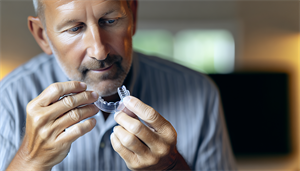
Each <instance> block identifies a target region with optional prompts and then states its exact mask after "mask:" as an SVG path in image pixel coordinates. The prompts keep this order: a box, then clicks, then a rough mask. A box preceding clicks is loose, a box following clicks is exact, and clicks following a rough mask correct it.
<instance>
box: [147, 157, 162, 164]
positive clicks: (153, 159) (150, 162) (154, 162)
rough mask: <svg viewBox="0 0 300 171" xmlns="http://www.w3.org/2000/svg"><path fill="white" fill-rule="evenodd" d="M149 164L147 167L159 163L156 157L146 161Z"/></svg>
mask: <svg viewBox="0 0 300 171" xmlns="http://www.w3.org/2000/svg"><path fill="white" fill-rule="evenodd" d="M148 161H149V163H148V165H156V164H157V163H158V162H159V158H158V157H150V158H149V159H148Z"/></svg>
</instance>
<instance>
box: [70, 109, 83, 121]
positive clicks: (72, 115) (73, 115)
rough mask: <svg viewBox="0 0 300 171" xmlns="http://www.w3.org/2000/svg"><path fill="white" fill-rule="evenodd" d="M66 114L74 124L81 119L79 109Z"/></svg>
mask: <svg viewBox="0 0 300 171" xmlns="http://www.w3.org/2000/svg"><path fill="white" fill-rule="evenodd" d="M68 114H69V117H70V118H71V119H72V120H73V121H75V122H78V121H79V120H80V118H81V115H80V112H79V109H73V110H71V111H70V112H68Z"/></svg>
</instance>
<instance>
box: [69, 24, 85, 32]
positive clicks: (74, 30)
mask: <svg viewBox="0 0 300 171" xmlns="http://www.w3.org/2000/svg"><path fill="white" fill-rule="evenodd" d="M82 28H83V26H76V27H73V28H70V29H68V30H67V32H69V33H77V32H79V31H80V30H81V29H82Z"/></svg>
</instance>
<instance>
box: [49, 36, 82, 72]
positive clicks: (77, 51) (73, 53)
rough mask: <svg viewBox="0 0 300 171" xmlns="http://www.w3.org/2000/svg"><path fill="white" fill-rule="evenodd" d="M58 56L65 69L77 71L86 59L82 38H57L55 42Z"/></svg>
mask: <svg viewBox="0 0 300 171" xmlns="http://www.w3.org/2000/svg"><path fill="white" fill-rule="evenodd" d="M53 43H54V45H53V46H54V48H55V49H56V53H57V54H56V55H57V57H58V58H59V60H60V62H61V63H62V64H63V65H64V67H65V68H68V69H69V70H75V69H76V70H77V68H79V66H80V64H81V61H82V60H83V58H84V54H85V53H84V49H82V47H83V46H82V45H81V41H80V37H79V36H78V37H71V38H70V37H67V36H63V35H60V36H57V38H56V40H54V41H53Z"/></svg>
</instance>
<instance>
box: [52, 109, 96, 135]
mask: <svg viewBox="0 0 300 171" xmlns="http://www.w3.org/2000/svg"><path fill="white" fill-rule="evenodd" d="M98 112H99V108H97V106H95V105H94V104H90V105H86V106H84V107H80V108H75V109H73V110H70V111H69V112H67V113H66V114H64V115H62V116H61V117H59V118H58V119H56V120H55V121H54V123H53V124H52V128H53V129H55V130H57V133H60V132H62V131H63V130H65V129H66V128H68V127H70V126H72V125H74V124H75V123H77V122H80V121H82V120H84V119H86V118H89V117H91V116H93V115H95V114H97V113H98Z"/></svg>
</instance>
